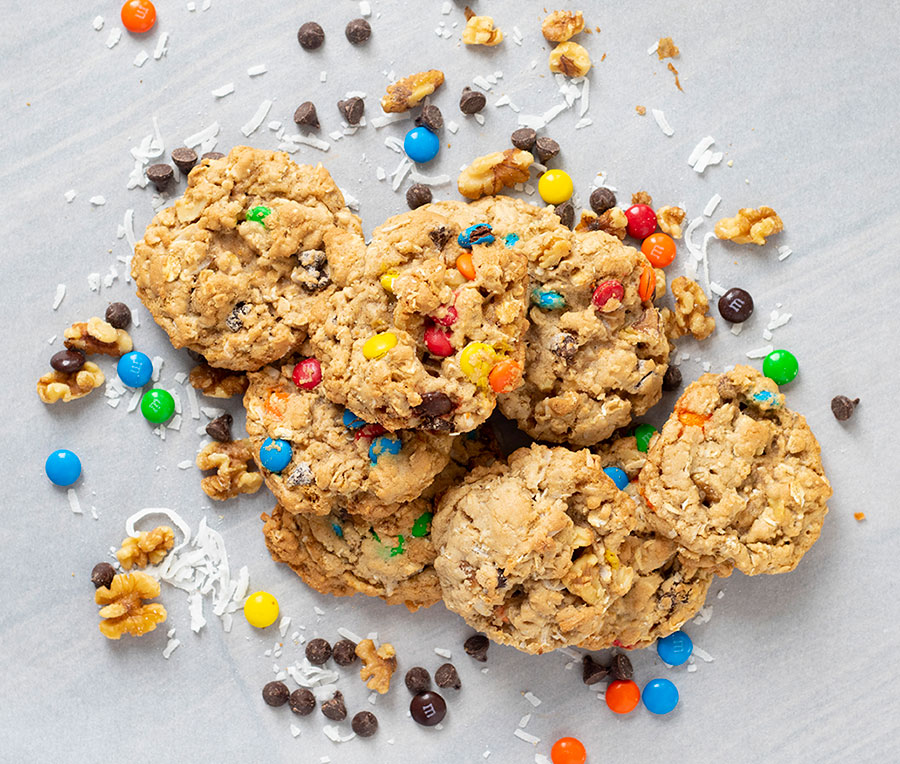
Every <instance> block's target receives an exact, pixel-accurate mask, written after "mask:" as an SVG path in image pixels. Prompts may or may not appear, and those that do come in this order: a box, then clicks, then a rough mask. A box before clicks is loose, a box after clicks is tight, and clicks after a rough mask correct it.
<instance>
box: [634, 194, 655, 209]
mask: <svg viewBox="0 0 900 764" xmlns="http://www.w3.org/2000/svg"><path fill="white" fill-rule="evenodd" d="M631 203H632V204H646V205H647V206H648V207H652V206H653V197H652V196H650V194H648V193H647V192H646V191H635V192H634V193H633V194H632V195H631Z"/></svg>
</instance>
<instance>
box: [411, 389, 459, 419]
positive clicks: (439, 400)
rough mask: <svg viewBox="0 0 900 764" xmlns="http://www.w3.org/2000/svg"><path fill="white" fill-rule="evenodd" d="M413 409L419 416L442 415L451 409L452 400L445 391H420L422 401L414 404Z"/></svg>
mask: <svg viewBox="0 0 900 764" xmlns="http://www.w3.org/2000/svg"><path fill="white" fill-rule="evenodd" d="M415 411H416V413H417V414H418V415H419V416H426V417H438V416H443V415H444V414H449V413H450V412H451V411H453V401H452V400H451V398H450V396H449V395H447V393H442V392H439V391H438V392H430V393H422V402H421V403H420V404H419V405H418V406H416V408H415Z"/></svg>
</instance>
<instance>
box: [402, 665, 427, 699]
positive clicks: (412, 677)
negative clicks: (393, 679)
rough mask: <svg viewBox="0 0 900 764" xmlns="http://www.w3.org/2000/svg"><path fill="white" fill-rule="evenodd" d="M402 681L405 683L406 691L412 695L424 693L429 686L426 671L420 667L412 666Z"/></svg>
mask: <svg viewBox="0 0 900 764" xmlns="http://www.w3.org/2000/svg"><path fill="white" fill-rule="evenodd" d="M403 681H404V682H406V689H408V690H409V691H410V692H411V693H413V695H415V694H416V693H417V692H424V691H425V690H427V689H428V688H429V687H430V686H431V676H430V675H429V674H428V671H427V669H423V668H422V667H421V666H413V667H412V668H411V669H410V670H409V671H407V672H406V677H405V678H404V680H403Z"/></svg>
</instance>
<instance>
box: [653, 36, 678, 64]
mask: <svg viewBox="0 0 900 764" xmlns="http://www.w3.org/2000/svg"><path fill="white" fill-rule="evenodd" d="M680 52H681V51H679V50H678V46H677V45H676V44H675V43H674V42H672V38H671V37H660V38H659V45H658V46H657V48H656V55H657V56H659V60H660V61H662V60H663V59H664V58H676V57H677V56H678V54H679V53H680Z"/></svg>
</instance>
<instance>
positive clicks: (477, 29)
mask: <svg viewBox="0 0 900 764" xmlns="http://www.w3.org/2000/svg"><path fill="white" fill-rule="evenodd" d="M462 41H463V42H464V43H465V44H466V45H499V44H500V43H501V42H503V32H501V31H500V30H499V29H495V28H494V19H492V18H491V17H490V16H469V20H468V21H466V28H465V29H463V33H462Z"/></svg>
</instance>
